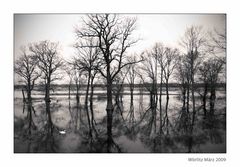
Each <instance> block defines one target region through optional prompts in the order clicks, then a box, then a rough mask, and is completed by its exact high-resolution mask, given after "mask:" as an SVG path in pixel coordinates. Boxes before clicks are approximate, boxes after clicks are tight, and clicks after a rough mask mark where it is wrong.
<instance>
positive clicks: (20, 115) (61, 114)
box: [14, 90, 226, 153]
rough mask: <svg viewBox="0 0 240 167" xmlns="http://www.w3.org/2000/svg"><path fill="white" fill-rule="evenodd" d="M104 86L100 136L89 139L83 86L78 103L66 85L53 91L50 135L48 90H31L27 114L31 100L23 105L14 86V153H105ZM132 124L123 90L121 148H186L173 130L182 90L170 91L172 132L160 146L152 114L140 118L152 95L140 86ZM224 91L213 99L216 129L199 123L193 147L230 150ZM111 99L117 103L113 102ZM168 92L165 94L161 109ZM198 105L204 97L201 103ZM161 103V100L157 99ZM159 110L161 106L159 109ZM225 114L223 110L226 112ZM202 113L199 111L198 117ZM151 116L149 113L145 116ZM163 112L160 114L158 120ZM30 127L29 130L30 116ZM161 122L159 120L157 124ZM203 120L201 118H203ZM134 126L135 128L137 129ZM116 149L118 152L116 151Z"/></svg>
mask: <svg viewBox="0 0 240 167" xmlns="http://www.w3.org/2000/svg"><path fill="white" fill-rule="evenodd" d="M104 92H105V91H101V90H97V91H96V92H95V93H96V94H95V95H94V97H93V111H94V119H95V128H96V131H97V132H98V138H99V141H94V142H89V139H88V138H87V131H88V124H87V117H86V110H85V109H84V101H85V95H84V91H82V92H81V95H80V103H79V104H78V103H77V101H76V98H75V95H74V94H72V95H71V97H70V99H69V98H68V92H67V91H65V90H59V91H55V92H53V93H52V95H51V98H52V99H51V103H50V113H51V120H52V123H53V126H54V133H53V136H52V137H51V139H50V140H49V138H48V137H46V136H48V135H47V134H46V125H47V114H46V104H45V101H44V92H38V91H33V93H32V98H33V101H32V105H31V111H32V115H31V116H30V115H29V112H28V106H27V104H25V105H24V103H23V99H22V93H21V91H19V90H15V92H14V93H15V97H14V152H62V153H81V152H85V153H86V152H106V150H104V148H103V147H104V140H105V139H106V129H107V128H106V127H107V125H106V110H105V108H106V97H105V96H103V95H104ZM134 93H135V94H136V95H134V103H133V105H134V107H133V108H134V125H136V126H132V125H133V124H131V122H130V121H129V110H130V95H123V103H122V104H123V106H122V107H123V108H122V113H121V112H119V111H117V110H116V111H114V114H113V115H114V119H113V140H114V142H115V144H116V145H117V146H118V147H119V148H120V150H121V152H128V153H148V152H167V153H171V152H177V153H181V152H187V146H186V144H184V141H182V139H179V138H181V137H182V136H181V135H180V137H179V134H177V135H176V134H174V133H175V132H174V131H176V130H174V129H175V127H174V125H175V124H176V122H177V120H178V118H179V113H180V111H181V106H182V104H181V101H180V98H179V96H180V95H179V93H180V91H178V90H172V91H170V99H169V112H168V116H169V121H170V124H171V125H172V127H171V128H172V129H173V130H172V131H171V133H170V135H169V136H166V137H165V140H164V142H163V143H162V144H161V146H159V145H158V142H155V141H154V142H152V138H153V136H151V135H150V136H149V133H147V128H146V126H147V125H148V120H149V119H144V120H143V121H141V122H140V120H141V118H142V116H143V115H144V113H145V112H146V111H147V110H148V108H149V103H150V102H149V101H150V100H149V99H150V98H149V95H147V94H144V95H142V96H140V95H139V94H138V93H139V92H138V90H136V91H135V92H134ZM225 97H226V95H225V91H218V92H217V100H216V104H215V108H216V114H217V115H219V117H221V118H220V119H219V120H221V121H219V127H218V128H217V129H214V130H202V129H201V127H199V126H198V125H197V126H196V128H195V131H197V132H198V133H197V134H196V138H197V139H196V140H195V143H194V145H193V148H192V152H226V126H225V121H226V114H225V110H226V99H225ZM114 102H115V101H114V99H113V103H114ZM165 102H166V96H165V95H164V96H163V97H162V104H163V108H164V105H165ZM198 103H199V104H200V102H198ZM158 105H159V104H158ZM157 112H158V111H157ZM224 114H225V115H224ZM201 116H202V113H201V112H199V113H197V118H199V122H200V118H201ZM146 117H147V116H146ZM158 118H159V113H157V119H158ZM30 119H32V120H31V124H32V128H31V134H29V121H30ZM158 124H159V122H157V127H158V126H159V125H158ZM199 124H200V123H199ZM133 127H134V128H133ZM116 152H117V151H116Z"/></svg>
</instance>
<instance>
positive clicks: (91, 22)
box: [76, 14, 137, 152]
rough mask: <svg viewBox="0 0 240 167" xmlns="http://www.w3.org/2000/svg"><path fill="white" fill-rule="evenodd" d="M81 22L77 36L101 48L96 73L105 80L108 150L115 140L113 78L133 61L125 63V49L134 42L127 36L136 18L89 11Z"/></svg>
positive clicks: (134, 41) (132, 29)
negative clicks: (92, 39)
mask: <svg viewBox="0 0 240 167" xmlns="http://www.w3.org/2000/svg"><path fill="white" fill-rule="evenodd" d="M83 22H84V23H83V25H82V27H81V28H76V34H77V36H78V37H79V38H83V39H87V38H94V39H96V40H97V44H96V46H95V47H98V48H99V49H100V52H101V57H99V59H100V60H102V61H103V65H102V68H101V69H99V72H100V73H101V75H102V76H103V77H104V78H105V79H106V81H107V107H106V111H107V136H108V139H107V145H108V147H107V151H108V152H110V151H111V150H110V149H111V146H112V145H113V143H114V142H113V139H112V119H113V116H112V115H113V103H112V81H113V80H114V78H115V77H116V76H117V74H118V73H119V72H120V71H121V69H122V68H124V67H125V66H127V65H129V64H133V63H135V62H126V61H125V56H126V51H127V49H128V48H129V47H131V46H132V45H133V44H135V43H136V42H137V40H131V38H130V37H131V35H132V33H133V31H134V29H135V23H136V19H132V18H120V17H119V16H118V15H114V14H92V15H87V20H83ZM92 47H93V46H92Z"/></svg>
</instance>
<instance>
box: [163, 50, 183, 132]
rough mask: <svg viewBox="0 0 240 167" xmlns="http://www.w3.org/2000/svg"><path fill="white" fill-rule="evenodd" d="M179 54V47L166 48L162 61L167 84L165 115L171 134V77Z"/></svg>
mask: <svg viewBox="0 0 240 167" xmlns="http://www.w3.org/2000/svg"><path fill="white" fill-rule="evenodd" d="M178 56H179V51H178V50H177V49H171V48H166V50H165V56H164V60H163V61H162V63H163V64H162V65H161V66H162V67H163V76H164V78H165V86H166V105H165V114H166V115H165V117H166V126H167V134H169V129H168V124H169V118H168V105H169V79H170V77H171V75H172V74H173V70H174V69H175V67H176V65H177V63H176V61H177V58H178Z"/></svg>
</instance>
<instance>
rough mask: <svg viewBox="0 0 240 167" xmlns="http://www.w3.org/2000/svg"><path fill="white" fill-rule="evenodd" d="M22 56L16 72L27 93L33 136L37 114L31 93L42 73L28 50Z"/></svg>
mask: <svg viewBox="0 0 240 167" xmlns="http://www.w3.org/2000/svg"><path fill="white" fill-rule="evenodd" d="M21 51H22V53H21V56H20V57H19V59H18V60H16V62H15V66H14V70H15V72H16V73H17V74H18V75H19V76H20V77H21V79H22V81H23V82H24V84H25V85H24V87H25V90H26V91H27V101H25V97H24V96H23V98H24V104H23V106H24V108H25V102H27V119H28V122H29V123H28V134H29V135H31V130H32V128H35V127H36V126H35V124H34V122H33V117H32V111H33V112H34V113H35V110H34V108H33V105H32V97H31V94H32V93H31V92H32V90H33V88H34V86H35V82H36V80H37V79H38V78H39V77H40V76H41V73H40V72H39V70H38V69H37V64H38V61H37V59H36V57H35V56H34V55H32V54H30V53H27V48H26V47H23V48H21ZM22 93H23V95H24V90H23V89H22ZM23 112H24V109H23Z"/></svg>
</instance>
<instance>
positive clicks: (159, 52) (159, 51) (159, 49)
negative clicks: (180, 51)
mask: <svg viewBox="0 0 240 167" xmlns="http://www.w3.org/2000/svg"><path fill="white" fill-rule="evenodd" d="M152 54H153V55H154V57H156V58H157V62H158V64H159V65H160V85H159V87H160V88H159V116H160V117H159V120H160V121H159V134H160V136H161V135H162V133H163V130H162V127H163V112H162V95H163V93H162V92H163V91H162V88H163V82H164V77H163V69H164V68H165V67H164V63H163V60H164V55H165V48H164V46H163V44H161V43H156V44H155V45H154V47H153V51H152Z"/></svg>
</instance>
